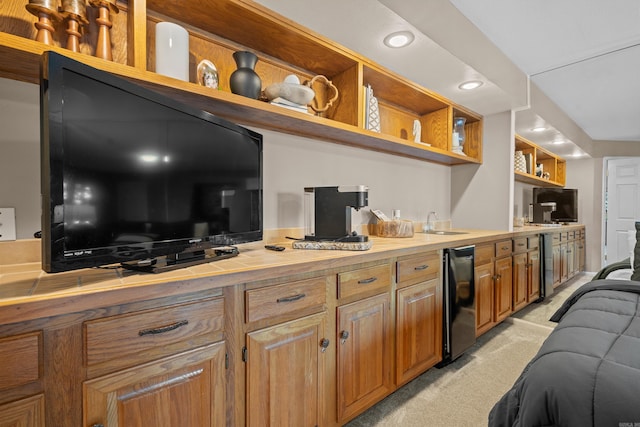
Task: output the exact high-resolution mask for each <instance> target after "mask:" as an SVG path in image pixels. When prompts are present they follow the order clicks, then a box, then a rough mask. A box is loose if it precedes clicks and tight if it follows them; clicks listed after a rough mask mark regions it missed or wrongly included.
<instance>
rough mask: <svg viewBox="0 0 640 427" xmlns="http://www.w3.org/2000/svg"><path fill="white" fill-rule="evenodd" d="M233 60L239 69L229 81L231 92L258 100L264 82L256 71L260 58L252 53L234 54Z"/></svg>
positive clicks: (232, 74)
mask: <svg viewBox="0 0 640 427" xmlns="http://www.w3.org/2000/svg"><path fill="white" fill-rule="evenodd" d="M233 59H234V61H236V65H237V67H238V69H237V70H235V71H234V72H233V73H231V78H230V79H229V85H230V86H231V92H233V93H235V94H237V95H242V96H246V97H247V98H253V99H258V98H259V97H260V90H261V89H262V80H260V77H259V76H258V74H257V73H256V72H255V71H254V68H255V66H256V63H257V62H258V57H257V56H256V55H255V54H253V53H252V52H247V51H240V52H234V54H233Z"/></svg>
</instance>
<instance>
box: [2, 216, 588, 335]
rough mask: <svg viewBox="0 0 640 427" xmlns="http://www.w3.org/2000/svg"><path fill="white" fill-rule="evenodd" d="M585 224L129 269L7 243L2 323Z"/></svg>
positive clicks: (26, 243)
mask: <svg viewBox="0 0 640 427" xmlns="http://www.w3.org/2000/svg"><path fill="white" fill-rule="evenodd" d="M580 227H582V225H570V226H562V227H553V228H547V227H538V226H525V227H519V228H516V229H515V231H513V232H510V231H495V230H461V229H456V230H455V231H464V232H465V234H456V235H437V234H424V233H416V234H414V236H413V237H408V238H383V237H376V236H371V237H370V240H371V241H372V247H371V249H369V250H366V251H346V250H307V249H293V248H292V241H291V240H286V239H284V238H276V239H275V240H274V239H269V240H268V243H270V244H280V245H282V246H285V247H286V250H284V251H281V252H276V251H270V250H266V249H264V243H265V242H253V243H247V244H241V245H238V249H239V250H240V254H239V255H238V256H236V257H233V258H230V259H223V260H219V261H213V262H210V263H205V264H199V265H196V266H190V267H185V268H179V269H176V270H173V271H168V272H163V273H158V274H152V273H140V272H132V271H128V270H124V269H122V268H92V269H83V270H76V271H71V272H63V273H55V274H48V273H45V272H44V271H42V270H41V266H40V241H39V240H35V239H33V240H18V241H15V242H0V324H10V323H16V322H23V321H27V320H32V319H36V318H42V317H49V316H56V315H60V314H68V313H74V312H79V311H84V310H89V309H95V308H99V307H105V306H110V305H116V304H125V303H128V302H132V301H136V300H142V299H144V300H150V299H154V298H165V297H171V296H173V295H176V296H177V295H183V294H189V293H196V292H201V291H207V290H211V289H216V288H223V287H226V286H233V285H238V284H242V283H247V282H255V281H261V280H267V279H276V278H278V277H286V276H292V275H296V274H304V273H309V272H314V271H317V272H320V271H324V270H327V271H328V272H329V271H330V270H339V269H341V268H346V267H349V266H353V265H355V264H360V263H366V262H375V261H378V260H384V259H390V258H395V257H400V256H404V255H411V254H415V253H418V252H424V251H429V250H438V249H443V248H450V247H458V246H465V245H471V244H478V243H482V242H484V241H492V240H499V239H502V238H511V237H516V236H524V235H530V234H535V233H543V232H549V233H550V232H564V231H570V230H574V229H577V228H580Z"/></svg>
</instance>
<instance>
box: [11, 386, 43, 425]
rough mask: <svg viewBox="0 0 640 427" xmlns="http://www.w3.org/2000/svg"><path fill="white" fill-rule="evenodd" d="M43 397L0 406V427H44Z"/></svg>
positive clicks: (39, 396)
mask: <svg viewBox="0 0 640 427" xmlns="http://www.w3.org/2000/svg"><path fill="white" fill-rule="evenodd" d="M44 426H45V423H44V395H42V394H39V395H36V396H33V397H29V398H26V399H21V400H18V401H16V402H11V403H6V404H4V405H0V427H44Z"/></svg>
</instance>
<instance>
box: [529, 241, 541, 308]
mask: <svg viewBox="0 0 640 427" xmlns="http://www.w3.org/2000/svg"><path fill="white" fill-rule="evenodd" d="M527 264H528V267H529V268H528V270H527V302H529V303H531V302H534V301H536V300H537V299H538V298H540V281H541V280H542V278H541V274H540V268H541V266H540V250H539V249H535V250H531V251H529V252H527Z"/></svg>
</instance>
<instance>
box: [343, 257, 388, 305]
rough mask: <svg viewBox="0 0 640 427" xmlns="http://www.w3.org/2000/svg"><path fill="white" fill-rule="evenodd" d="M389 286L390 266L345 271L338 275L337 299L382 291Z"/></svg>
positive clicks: (383, 265)
mask: <svg viewBox="0 0 640 427" xmlns="http://www.w3.org/2000/svg"><path fill="white" fill-rule="evenodd" d="M390 284H391V264H382V265H374V266H373V267H368V268H362V269H359V270H352V271H345V272H344V273H339V274H338V298H347V297H350V296H353V295H358V294H362V293H366V292H371V291H373V290H382V289H384V288H388V287H389V285H390Z"/></svg>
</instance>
